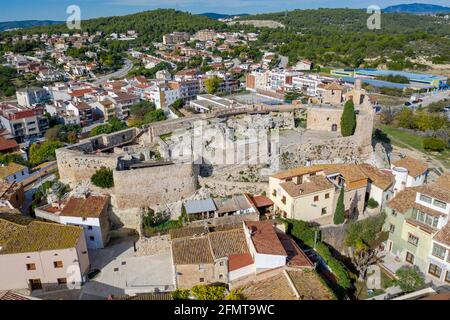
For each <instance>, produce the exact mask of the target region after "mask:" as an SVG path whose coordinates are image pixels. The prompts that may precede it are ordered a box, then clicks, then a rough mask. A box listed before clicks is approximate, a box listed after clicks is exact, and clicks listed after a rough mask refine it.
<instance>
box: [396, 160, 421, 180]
mask: <svg viewBox="0 0 450 320" xmlns="http://www.w3.org/2000/svg"><path fill="white" fill-rule="evenodd" d="M393 164H394V166H396V167H402V168H405V169H407V170H408V172H409V173H408V174H409V175H410V176H411V177H414V178H415V177H418V176H420V175H422V174H423V173H424V172H425V171H427V170H428V165H427V164H426V163H423V162H422V161H419V160H417V159H414V158H411V157H404V158H403V159H400V160H397V161H394V162H393Z"/></svg>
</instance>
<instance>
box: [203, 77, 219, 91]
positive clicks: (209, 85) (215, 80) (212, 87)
mask: <svg viewBox="0 0 450 320" xmlns="http://www.w3.org/2000/svg"><path fill="white" fill-rule="evenodd" d="M221 83H222V79H221V78H219V77H218V76H213V77H211V78H208V79H206V80H205V87H206V91H207V92H208V93H209V94H215V93H217V91H218V90H219V88H220V84H221Z"/></svg>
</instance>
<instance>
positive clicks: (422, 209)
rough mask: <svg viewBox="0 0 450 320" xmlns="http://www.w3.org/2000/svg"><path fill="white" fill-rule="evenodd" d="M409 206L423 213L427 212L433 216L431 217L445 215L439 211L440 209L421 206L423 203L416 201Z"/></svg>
mask: <svg viewBox="0 0 450 320" xmlns="http://www.w3.org/2000/svg"><path fill="white" fill-rule="evenodd" d="M411 207H412V208H416V209H417V210H420V211H422V212H424V213H427V214H429V215H430V216H433V217H441V216H445V215H446V214H445V213H443V212H440V211H437V210H434V209H432V208H429V207H426V206H423V205H421V204H419V203H417V202H414V203H413V204H412V206H411Z"/></svg>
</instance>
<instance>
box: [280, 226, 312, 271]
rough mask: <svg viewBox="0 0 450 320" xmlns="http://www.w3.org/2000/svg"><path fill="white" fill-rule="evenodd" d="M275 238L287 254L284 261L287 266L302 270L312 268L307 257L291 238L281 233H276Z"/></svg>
mask: <svg viewBox="0 0 450 320" xmlns="http://www.w3.org/2000/svg"><path fill="white" fill-rule="evenodd" d="M277 236H278V239H280V241H281V244H282V245H283V248H284V250H286V253H287V254H288V257H287V259H286V261H287V265H288V266H292V267H303V268H304V267H307V268H312V267H313V266H314V264H313V263H312V262H311V260H309V258H308V256H307V255H306V254H305V253H304V252H303V250H302V249H300V247H299V246H298V245H297V244H296V243H295V241H294V239H292V237H290V236H289V235H287V234H285V233H282V232H277Z"/></svg>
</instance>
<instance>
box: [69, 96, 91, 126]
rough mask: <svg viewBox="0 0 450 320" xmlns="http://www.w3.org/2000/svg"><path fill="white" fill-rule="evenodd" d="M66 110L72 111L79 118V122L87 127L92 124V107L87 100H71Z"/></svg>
mask: <svg viewBox="0 0 450 320" xmlns="http://www.w3.org/2000/svg"><path fill="white" fill-rule="evenodd" d="M66 111H67V112H69V113H72V114H73V115H74V116H75V117H77V119H78V124H80V125H81V126H82V127H87V126H90V125H91V124H92V121H93V117H92V116H93V112H92V107H91V106H90V105H89V104H87V103H86V102H78V103H77V102H70V103H69V104H67V106H66Z"/></svg>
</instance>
